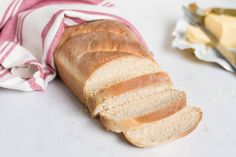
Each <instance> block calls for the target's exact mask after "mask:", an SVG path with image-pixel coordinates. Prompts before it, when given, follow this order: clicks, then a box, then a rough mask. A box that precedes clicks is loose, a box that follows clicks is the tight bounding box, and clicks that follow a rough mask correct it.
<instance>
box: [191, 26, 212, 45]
mask: <svg viewBox="0 0 236 157" xmlns="http://www.w3.org/2000/svg"><path fill="white" fill-rule="evenodd" d="M186 39H187V40H188V41H189V42H191V43H195V44H205V45H210V43H211V40H210V39H209V38H208V37H207V35H206V34H205V33H204V32H203V31H202V30H201V29H200V28H199V27H196V26H191V25H189V26H188V28H187V33H186Z"/></svg>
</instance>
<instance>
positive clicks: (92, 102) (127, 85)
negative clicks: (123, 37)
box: [88, 67, 172, 116]
mask: <svg viewBox="0 0 236 157" xmlns="http://www.w3.org/2000/svg"><path fill="white" fill-rule="evenodd" d="M140 68H141V67H140ZM137 70H138V69H137ZM123 71H124V70H123ZM171 87H172V83H171V81H170V78H169V76H168V75H167V74H166V73H165V72H157V73H149V74H143V75H141V76H137V77H134V76H133V78H132V79H129V80H126V81H122V82H119V83H117V84H112V85H111V86H109V87H106V88H103V89H102V90H100V91H99V92H97V93H96V94H94V95H92V96H91V97H89V99H88V105H89V109H90V111H91V113H92V115H93V116H96V115H97V114H98V113H100V112H102V111H105V110H108V109H113V108H116V107H119V106H122V105H130V104H132V103H133V104H135V103H136V104H137V103H139V101H141V100H142V99H144V101H145V99H146V98H145V97H148V96H149V97H150V96H151V95H155V94H157V93H159V92H161V91H163V90H166V89H169V88H171Z"/></svg>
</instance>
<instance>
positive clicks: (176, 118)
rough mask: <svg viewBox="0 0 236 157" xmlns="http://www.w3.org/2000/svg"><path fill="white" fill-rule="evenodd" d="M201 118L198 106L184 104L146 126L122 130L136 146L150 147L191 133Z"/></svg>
mask: <svg viewBox="0 0 236 157" xmlns="http://www.w3.org/2000/svg"><path fill="white" fill-rule="evenodd" d="M201 119H202V112H201V110H200V109H199V108H196V107H191V106H186V107H185V108H183V109H182V110H180V111H179V112H177V113H175V114H173V115H171V116H169V117H167V118H165V119H163V120H161V121H157V122H154V123H151V124H147V125H146V126H145V125H144V126H142V127H140V128H135V129H130V130H128V131H125V132H123V133H124V135H125V137H126V139H127V140H128V141H129V142H130V143H132V144H134V145H136V146H138V147H151V146H154V145H159V144H162V143H166V142H169V141H172V140H175V139H178V138H180V137H184V136H186V135H188V134H189V133H191V132H192V131H193V130H194V128H196V127H197V125H198V124H199V122H200V121H201Z"/></svg>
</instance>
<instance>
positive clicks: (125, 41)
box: [57, 32, 153, 63]
mask: <svg viewBox="0 0 236 157" xmlns="http://www.w3.org/2000/svg"><path fill="white" fill-rule="evenodd" d="M99 51H100V52H111V51H116V52H126V53H130V54H133V55H135V56H139V57H147V58H150V59H151V60H153V58H152V56H151V54H150V53H149V52H147V50H146V49H145V48H144V47H143V46H142V45H141V44H140V43H139V42H138V41H135V40H133V39H131V38H129V37H126V36H118V35H116V34H113V33H109V32H91V33H84V34H80V35H79V36H75V37H73V38H71V39H69V40H68V41H67V42H65V43H64V44H63V45H62V46H61V48H60V50H58V51H57V53H64V55H65V57H67V58H68V59H70V60H72V61H76V62H78V61H79V59H80V57H81V56H83V55H84V54H86V53H93V52H99ZM76 62H74V63H76Z"/></svg>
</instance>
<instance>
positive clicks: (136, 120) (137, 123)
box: [100, 91, 186, 132]
mask: <svg viewBox="0 0 236 157" xmlns="http://www.w3.org/2000/svg"><path fill="white" fill-rule="evenodd" d="M164 92H165V91H164ZM179 97H180V98H178V99H177V100H176V101H174V102H172V103H170V104H165V105H164V106H163V107H161V108H157V109H156V110H153V112H151V113H148V114H146V115H142V116H139V117H131V118H127V119H119V120H116V119H114V118H112V117H107V116H106V115H104V114H100V119H101V122H102V123H103V125H104V127H105V128H106V129H107V130H111V131H114V132H122V131H126V130H129V129H134V128H137V127H141V126H143V125H148V123H152V122H156V121H159V120H161V119H163V118H166V117H168V116H170V115H172V114H174V113H176V112H178V111H180V110H181V109H182V108H184V107H185V106H186V94H185V93H184V92H181V93H180V96H179Z"/></svg>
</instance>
